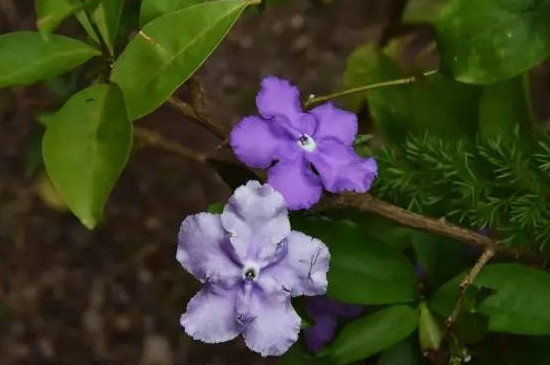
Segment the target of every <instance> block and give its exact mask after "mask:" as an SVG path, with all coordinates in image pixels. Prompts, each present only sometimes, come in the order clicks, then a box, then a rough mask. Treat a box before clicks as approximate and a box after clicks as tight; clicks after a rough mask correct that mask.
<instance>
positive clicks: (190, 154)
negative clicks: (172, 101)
mask: <svg viewBox="0 0 550 365" xmlns="http://www.w3.org/2000/svg"><path fill="white" fill-rule="evenodd" d="M134 136H136V137H137V138H138V139H139V140H140V141H141V142H143V143H145V144H147V145H150V146H154V147H158V148H162V149H164V150H166V151H169V152H172V153H175V154H177V155H180V156H183V157H185V158H190V159H192V160H195V161H197V162H206V160H207V156H206V155H205V154H203V153H200V152H197V151H194V150H192V149H190V148H187V147H184V146H182V145H181V144H179V143H178V142H175V141H172V140H169V139H167V138H165V137H164V136H162V135H161V134H160V133H158V132H156V131H151V130H149V129H146V128H142V127H134Z"/></svg>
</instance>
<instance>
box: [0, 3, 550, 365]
mask: <svg viewBox="0 0 550 365" xmlns="http://www.w3.org/2000/svg"><path fill="white" fill-rule="evenodd" d="M0 2H1V3H2V4H1V6H0V31H2V32H6V31H8V30H22V29H34V21H35V19H34V10H33V6H32V1H31V0H0ZM399 3H402V2H401V1H391V0H334V1H333V3H332V4H326V5H325V4H322V3H320V2H317V1H312V0H311V1H307V0H288V1H283V2H281V3H277V4H273V5H270V6H268V8H267V10H266V11H265V12H264V13H263V14H256V13H253V12H248V13H246V14H245V15H244V16H243V17H242V18H241V19H240V20H239V21H238V23H237V25H236V26H235V28H234V29H233V30H232V31H231V32H230V34H229V35H228V37H227V38H226V39H225V40H224V41H223V43H222V45H221V46H220V47H219V48H218V49H217V50H216V51H215V52H214V54H213V55H212V57H211V58H210V59H209V60H208V61H207V62H206V64H205V65H204V66H203V67H202V68H201V70H200V72H199V76H200V78H201V80H202V81H203V84H204V87H205V89H206V92H207V96H208V105H209V108H208V111H209V113H210V114H211V115H212V117H213V118H214V119H215V120H217V121H218V122H219V123H223V124H225V125H227V126H229V125H233V124H235V123H236V122H237V121H238V120H239V118H240V117H242V116H243V115H245V114H248V113H253V112H254V105H253V100H254V95H255V92H256V91H257V88H258V84H259V82H260V80H261V79H262V77H264V76H265V75H268V74H274V75H278V76H282V77H286V78H289V79H291V80H293V82H295V83H296V84H298V85H300V87H301V88H302V90H303V91H304V93H313V92H314V93H317V94H321V93H324V92H328V91H334V90H336V89H338V88H339V87H340V86H341V76H342V72H343V70H344V67H345V62H346V58H347V56H348V54H349V53H350V52H351V51H352V50H353V49H354V48H355V47H357V46H358V45H360V44H361V43H363V42H365V41H367V40H377V39H379V37H380V35H381V34H382V33H383V32H384V30H385V29H387V25H388V21H389V19H390V18H391V13H392V11H393V9H395V6H396V4H397V5H398V4H399ZM65 28H66V31H67V32H69V33H71V32H73V30H74V28H75V25H74V24H72V25H71V24H69V25H67V26H65ZM65 28H64V29H65ZM419 34H420V35H419V36H420V37H421V38H422V37H426V34H427V36H428V37H429V32H428V33H426V32H425V31H420V33H419ZM537 74H538V76H540V77H538V78H537V83H536V85H535V86H536V87H538V88H539V89H546V90H547V88H548V77H547V72H546V69H544V68H541V69H540V70H538V71H537ZM539 94H541V93H539ZM542 95H547V93H542ZM52 99H53V98H52V97H51V96H50V95H49V94H48V92H47V91H45V89H44V88H42V87H40V86H38V87H32V88H25V89H23V88H17V89H13V90H3V91H0V364H2V365H11V364H79V365H88V364H142V365H168V364H191V365H223V364H232V363H238V364H243V365H247V364H250V365H252V364H258V365H259V364H276V363H277V360H276V359H262V358H261V357H259V356H258V355H256V354H254V353H252V352H250V351H248V350H247V349H246V347H245V346H244V345H243V343H242V341H241V340H236V341H233V342H231V343H227V344H221V345H215V346H213V345H204V344H201V343H197V342H194V341H193V340H192V339H190V338H189V337H187V336H186V335H185V333H184V332H183V330H182V329H181V328H180V326H179V323H178V320H179V316H180V314H181V313H182V312H183V311H184V308H185V305H186V303H187V301H188V299H189V298H190V297H191V296H192V295H193V294H194V293H195V292H196V290H197V288H198V285H197V283H196V282H195V281H194V280H193V279H192V278H191V277H190V276H189V275H188V274H187V273H185V272H184V270H183V269H182V268H181V267H180V266H179V264H177V262H176V260H175V257H174V256H175V245H176V235H177V230H178V227H179V224H180V222H181V221H182V219H183V218H184V217H185V216H186V215H188V214H192V213H196V212H199V211H203V210H205V209H206V208H207V207H208V205H209V204H212V203H215V202H223V201H225V200H226V198H227V197H228V196H229V194H230V191H229V189H228V188H227V187H226V186H225V185H224V184H223V182H222V181H221V180H220V179H219V178H218V177H217V175H216V174H215V173H214V172H213V171H211V170H209V169H207V168H206V167H204V166H202V165H199V164H197V163H194V162H190V161H189V160H186V159H184V158H182V157H180V156H175V155H171V154H168V153H167V152H165V151H161V150H156V149H153V148H138V149H136V151H135V152H134V153H133V155H132V158H131V160H130V162H129V164H128V166H127V168H126V170H125V171H124V173H123V175H122V177H121V179H120V180H119V182H118V183H117V185H116V188H115V190H114V192H113V194H112V196H111V198H110V200H109V203H108V206H107V208H106V213H105V219H104V221H103V222H102V224H101V225H100V226H99V227H98V229H96V230H94V231H92V232H90V231H87V230H86V229H85V228H84V227H83V226H82V225H80V223H79V222H78V221H77V220H76V219H75V218H74V217H72V216H71V215H70V214H68V213H62V212H58V211H56V210H53V209H52V208H51V207H50V206H48V205H47V204H45V202H44V201H43V199H41V198H40V196H39V195H38V194H37V193H36V187H35V186H36V177H35V176H29V174H28V173H27V172H26V170H28V165H29V163H28V162H27V161H28V160H29V159H28V157H27V156H29V153H30V152H29V150H31V151H32V149H33V146H35V145H36V143H35V142H36V140H38V139H39V138H40V137H41V134H42V128H41V127H40V126H39V125H38V124H37V122H36V117H35V115H36V113H37V112H39V111H42V110H46V109H48V108H51V107H52V102H51V100H52ZM539 99H540V100H537V106H538V109H539V110H540V112H541V114H546V113H545V109H547V108H548V107H547V106H546V103H545V102H544V98H543V97H539ZM137 123H139V125H140V126H145V127H147V128H150V129H153V130H156V131H159V132H161V133H162V134H164V135H166V136H169V138H171V139H173V140H176V141H178V142H180V143H181V144H183V145H185V146H189V147H192V148H195V149H197V150H200V151H205V152H208V151H211V150H213V149H214V148H215V147H216V145H217V143H218V141H217V140H216V139H215V138H214V137H212V136H211V135H210V134H209V133H208V132H206V131H205V130H203V129H202V128H201V127H199V126H197V125H196V124H194V123H193V122H192V121H190V120H187V119H185V118H183V117H182V116H181V115H180V114H178V113H177V112H175V111H174V110H173V109H171V108H169V107H162V108H161V109H159V110H158V111H156V112H155V113H154V114H152V115H150V116H148V117H147V118H145V119H144V120H141V121H139V122H137Z"/></svg>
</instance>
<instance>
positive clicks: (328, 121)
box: [310, 103, 357, 145]
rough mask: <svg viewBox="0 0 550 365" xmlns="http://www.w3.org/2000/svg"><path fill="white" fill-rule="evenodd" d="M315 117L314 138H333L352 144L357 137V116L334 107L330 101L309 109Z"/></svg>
mask: <svg viewBox="0 0 550 365" xmlns="http://www.w3.org/2000/svg"><path fill="white" fill-rule="evenodd" d="M310 113H311V114H313V115H314V116H315V117H316V118H317V130H316V131H315V133H314V136H315V139H321V138H334V139H336V140H338V141H339V142H341V143H343V144H346V145H352V144H353V141H354V140H355V137H357V116H356V115H355V114H354V113H350V112H348V111H345V110H342V109H338V108H336V107H335V106H334V105H333V104H332V103H326V104H322V105H320V106H318V107H316V108H314V109H312V110H311V111H310Z"/></svg>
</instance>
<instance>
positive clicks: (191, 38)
mask: <svg viewBox="0 0 550 365" xmlns="http://www.w3.org/2000/svg"><path fill="white" fill-rule="evenodd" d="M251 3H252V2H251V1H249V0H242V1H236V0H227V1H214V2H206V3H203V4H199V5H195V6H191V7H188V8H185V9H183V10H180V11H177V12H174V13H170V14H168V15H165V16H163V17H160V18H157V19H155V20H153V21H152V22H150V23H149V24H147V25H146V26H145V27H144V28H143V29H142V30H141V31H140V32H139V33H138V34H137V35H136V37H135V38H134V39H133V40H132V41H131V42H130V44H129V45H128V47H127V48H126V50H125V51H124V52H123V53H122V54H121V55H120V57H119V59H118V61H117V62H116V63H115V67H114V69H113V73H112V80H113V81H114V82H116V83H118V84H119V85H120V87H121V89H122V91H123V93H124V98H125V100H126V104H127V108H128V114H129V116H130V118H131V119H132V120H134V119H137V118H139V117H142V116H144V115H147V114H149V113H151V112H152V111H154V110H155V109H157V108H158V107H159V106H160V105H162V103H164V101H166V99H168V97H169V96H170V95H171V94H172V93H173V92H174V91H175V90H176V89H177V88H178V87H179V86H180V85H181V84H182V83H183V82H184V81H185V80H187V79H188V78H189V77H190V76H191V75H192V74H193V73H194V72H195V71H196V70H197V69H198V67H199V66H200V65H201V64H202V63H203V62H204V60H206V58H207V57H208V56H209V55H210V54H211V53H212V51H213V50H214V49H215V48H216V46H217V45H218V44H219V43H220V41H221V40H222V39H223V37H224V36H225V35H226V34H227V32H228V31H229V29H230V28H231V26H232V25H233V24H234V23H235V21H236V20H237V18H238V17H239V15H240V14H241V13H242V12H243V10H244V9H245V8H246V6H248V5H249V4H251Z"/></svg>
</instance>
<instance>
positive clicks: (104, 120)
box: [43, 84, 132, 229]
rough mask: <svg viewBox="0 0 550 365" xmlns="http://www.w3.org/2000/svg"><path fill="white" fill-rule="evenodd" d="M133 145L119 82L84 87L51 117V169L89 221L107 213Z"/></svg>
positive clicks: (47, 151)
mask: <svg viewBox="0 0 550 365" xmlns="http://www.w3.org/2000/svg"><path fill="white" fill-rule="evenodd" d="M131 146H132V125H131V123H130V121H129V120H128V117H127V115H126V109H125V107H124V101H123V98H122V93H121V92H120V90H119V89H118V87H117V86H116V85H114V84H111V85H95V86H91V87H89V88H87V89H85V90H82V91H80V92H78V93H77V94H75V95H74V96H73V97H72V98H71V99H69V101H67V103H66V104H65V105H64V106H63V107H62V108H61V110H60V111H59V112H58V113H57V114H56V116H55V117H54V119H53V120H52V121H51V122H50V123H48V127H47V130H46V134H45V135H44V142H43V154H44V162H45V165H46V169H47V171H48V174H49V175H50V177H51V179H52V181H53V182H54V184H55V186H56V188H57V190H58V191H59V192H60V193H61V195H62V196H63V198H64V200H65V201H66V203H67V205H68V206H69V208H70V209H71V211H72V212H73V213H74V214H75V215H76V216H77V217H78V218H79V219H80V221H81V222H82V223H83V224H84V225H85V226H86V227H88V228H90V229H91V228H93V227H95V225H96V224H97V222H98V221H99V219H100V218H101V215H102V212H103V206H104V205H105V202H106V200H107V197H108V195H109V193H110V192H111V190H112V189H113V186H114V184H115V182H116V180H117V179H118V177H119V176H120V174H121V172H122V170H123V169H124V166H125V165H126V162H127V160H128V156H129V154H130V149H131Z"/></svg>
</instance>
